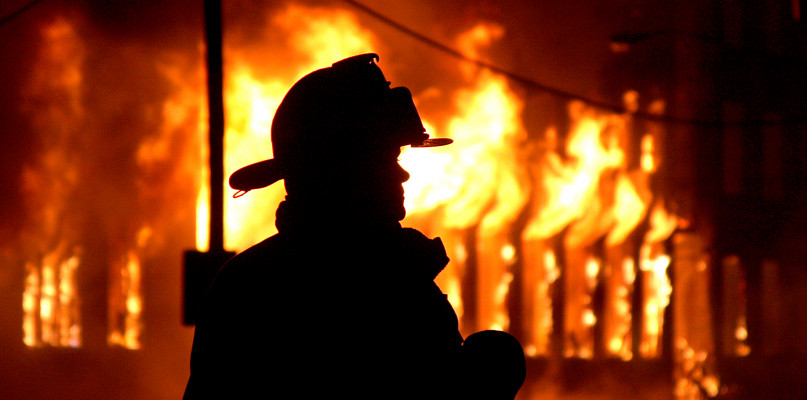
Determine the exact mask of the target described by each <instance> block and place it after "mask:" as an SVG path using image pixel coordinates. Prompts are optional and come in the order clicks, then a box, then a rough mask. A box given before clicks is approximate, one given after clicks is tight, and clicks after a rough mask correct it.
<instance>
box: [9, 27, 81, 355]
mask: <svg viewBox="0 0 807 400" xmlns="http://www.w3.org/2000/svg"><path fill="white" fill-rule="evenodd" d="M42 40H43V44H42V46H41V48H40V53H39V57H38V60H37V63H36V66H35V68H34V70H33V71H32V77H31V81H30V83H29V85H28V87H27V89H26V93H25V97H26V99H27V103H26V105H25V107H26V109H27V110H28V111H30V112H31V113H32V116H33V122H34V127H35V129H36V130H37V131H38V132H40V133H41V136H42V137H43V138H44V140H43V147H44V150H43V152H42V155H41V156H40V157H39V158H38V159H35V160H32V161H31V162H29V163H28V164H27V165H26V166H25V168H24V170H23V176H22V181H23V193H24V195H25V196H26V200H27V204H28V205H30V209H29V211H30V212H29V215H30V216H31V220H30V221H29V224H30V237H31V238H32V239H31V240H30V242H31V243H27V244H26V245H27V250H28V254H27V255H26V256H27V258H28V260H27V262H26V279H25V290H24V292H23V298H22V307H23V342H24V343H25V344H26V345H28V346H42V345H50V346H72V347H78V346H80V345H81V320H80V315H79V302H80V300H79V297H78V293H76V282H75V275H76V271H77V270H78V269H79V267H80V264H81V258H80V253H81V249H80V248H79V246H76V245H74V244H73V239H74V237H75V236H76V232H74V231H72V230H71V228H73V226H70V222H75V221H72V216H71V214H70V211H71V209H70V207H71V202H70V199H69V196H70V195H71V194H72V192H73V191H74V190H75V188H76V187H77V186H78V184H79V181H80V177H79V158H78V157H79V156H77V155H76V154H72V153H71V152H70V151H69V143H70V142H69V141H70V138H71V136H73V135H74V134H75V133H76V132H79V130H80V129H81V124H82V122H83V120H84V116H85V113H84V109H83V107H82V103H81V100H82V97H81V85H82V83H83V75H82V66H83V62H84V49H83V46H82V43H81V41H80V38H79V36H78V34H77V33H76V31H75V29H74V28H73V26H72V25H71V24H70V23H68V22H67V21H66V20H63V19H57V20H54V21H53V22H51V23H50V24H49V25H47V26H46V27H45V28H44V29H43V30H42Z"/></svg>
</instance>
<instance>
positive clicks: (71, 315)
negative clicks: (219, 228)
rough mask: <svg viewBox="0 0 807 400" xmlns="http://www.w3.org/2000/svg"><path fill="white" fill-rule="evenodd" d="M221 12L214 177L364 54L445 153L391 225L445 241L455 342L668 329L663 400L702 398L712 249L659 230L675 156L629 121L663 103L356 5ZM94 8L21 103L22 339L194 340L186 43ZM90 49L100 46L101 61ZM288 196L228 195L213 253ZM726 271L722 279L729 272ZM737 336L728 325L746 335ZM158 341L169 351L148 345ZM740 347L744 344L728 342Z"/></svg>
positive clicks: (77, 21) (265, 227) (46, 61)
mask: <svg viewBox="0 0 807 400" xmlns="http://www.w3.org/2000/svg"><path fill="white" fill-rule="evenodd" d="M225 6H226V7H229V8H225V21H229V23H227V22H225V26H226V31H225V65H224V71H225V73H226V78H225V85H226V86H225V96H226V98H225V107H226V123H227V125H226V144H225V147H226V149H227V154H226V158H225V169H226V170H225V176H227V175H229V173H231V172H232V171H234V170H235V169H236V168H238V167H240V166H242V165H245V164H247V163H250V162H254V161H258V160H261V159H264V158H267V157H268V156H270V155H271V146H270V141H269V128H270V122H271V118H272V116H273V114H274V109H275V108H276V107H277V104H278V103H279V101H280V99H281V98H282V96H283V94H285V91H286V90H287V89H288V87H289V86H290V85H291V84H292V83H293V82H294V81H295V80H296V79H298V78H299V77H301V76H302V75H303V74H305V73H307V72H309V71H311V70H313V69H315V68H319V67H322V66H327V65H329V64H330V63H332V62H333V61H334V60H338V59H340V58H343V57H346V56H349V55H354V54H358V53H364V52H378V53H380V54H381V66H382V68H383V69H384V71H385V72H386V74H387V77H388V79H389V80H390V81H392V82H393V84H395V85H406V86H410V87H411V88H412V89H413V92H414V93H415V101H416V103H417V105H418V107H419V110H420V111H421V114H422V116H423V118H424V123H425V124H426V126H427V129H428V130H429V131H431V132H435V133H436V134H438V135H440V136H447V137H451V138H453V139H454V140H455V143H454V145H452V146H448V147H446V148H440V149H435V150H432V151H429V152H422V151H421V152H418V151H406V152H405V153H404V154H403V155H402V160H401V163H402V165H403V166H404V168H405V169H407V170H408V171H409V172H410V173H411V175H412V178H411V179H410V181H409V182H407V184H406V192H407V197H406V207H407V210H408V213H409V215H408V217H407V219H406V220H405V221H404V224H405V225H410V226H414V227H417V228H419V229H421V230H423V231H424V232H426V233H427V234H429V235H431V236H441V237H443V240H444V242H445V243H446V245H447V249H448V251H449V254H450V257H451V259H452V261H451V264H450V265H449V267H448V268H447V269H446V270H445V271H444V272H443V273H442V274H441V276H440V277H439V279H438V283H439V285H440V286H441V287H442V289H443V290H444V291H445V292H446V293H447V294H448V295H449V299H450V301H451V302H452V304H454V306H455V308H456V309H457V311H458V313H459V314H460V315H461V320H462V330H463V332H464V333H465V334H468V333H470V332H472V331H475V330H479V329H504V330H508V331H511V332H513V333H514V334H516V335H517V336H518V337H519V338H520V339H521V341H522V343H523V344H524V346H525V349H526V351H527V353H528V355H529V356H530V359H531V361H536V360H543V359H562V358H568V359H584V360H591V359H595V360H603V359H618V360H655V359H658V358H659V357H661V356H662V353H663V352H664V350H663V349H664V346H665V344H664V338H665V337H670V336H671V335H672V336H674V338H675V341H674V342H673V346H672V347H673V348H672V349H670V350H671V351H673V352H674V353H675V356H674V360H675V366H676V367H675V373H676V374H677V375H676V379H677V380H678V381H677V382H678V384H677V385H678V386H677V391H678V395H679V396H680V397H693V396H695V397H696V396H698V395H699V394H701V393H704V392H705V393H713V391H714V390H716V388H717V387H718V383H717V381H716V378H715V377H714V375H713V374H712V369H713V356H714V352H715V350H714V346H713V344H712V342H711V337H712V334H711V332H710V329H711V321H710V320H709V319H710V316H709V314H708V313H703V312H702V310H703V309H708V308H709V307H710V305H709V301H710V297H709V294H708V292H709V290H710V289H709V287H708V286H709V280H708V277H709V276H710V275H711V271H712V268H715V266H713V265H712V261H711V260H709V259H703V258H702V254H703V253H705V252H706V251H707V249H706V247H707V246H708V241H706V240H705V239H704V238H702V237H700V236H698V235H692V234H679V235H677V236H673V234H674V232H675V231H676V230H677V229H681V228H686V224H687V223H690V222H691V221H688V220H685V219H683V218H681V217H679V216H678V215H676V212H675V211H674V206H675V200H676V199H674V198H670V197H669V196H667V194H669V192H670V191H669V190H667V191H665V190H662V189H663V187H664V185H667V184H669V183H668V182H665V181H664V180H663V179H662V178H661V177H660V175H662V174H661V172H663V171H664V170H665V168H669V167H670V165H671V164H672V163H674V162H675V160H671V159H670V158H669V155H670V151H669V149H668V148H667V146H668V145H669V143H670V138H669V132H668V131H667V129H668V126H667V125H665V124H663V123H661V122H659V121H658V120H653V119H643V118H637V117H636V116H635V114H636V113H637V112H642V113H645V114H663V113H664V112H665V107H666V104H665V102H664V101H663V100H662V99H656V98H651V99H649V101H648V100H646V99H645V98H644V97H649V96H647V95H646V94H645V93H636V92H627V93H625V94H624V99H623V101H624V104H625V110H626V112H624V113H614V112H607V111H603V110H601V109H597V108H595V107H591V106H590V105H588V104H586V103H585V102H580V101H572V102H567V101H557V99H550V100H547V99H546V98H545V97H546V96H544V95H543V94H536V93H534V92H532V91H531V89H530V88H529V87H525V86H523V85H519V84H517V83H515V82H513V81H512V80H508V79H507V77H506V76H504V75H501V74H497V73H494V72H491V71H490V70H487V69H483V68H480V67H478V66H475V65H473V64H471V63H466V62H462V61H458V60H456V59H454V58H449V57H443V56H437V54H438V53H434V54H432V53H428V54H429V56H425V55H423V54H421V53H424V52H429V51H433V50H430V49H427V50H423V49H422V46H423V45H422V44H420V43H416V44H413V43H412V42H407V41H406V40H404V39H402V37H400V36H395V35H396V34H394V33H390V32H386V33H383V28H382V27H380V25H379V23H378V21H373V20H372V19H369V18H366V16H364V15H363V14H361V13H358V12H357V11H356V9H353V8H345V7H343V6H334V5H333V4H328V5H324V6H323V5H310V4H303V3H302V2H300V3H296V2H294V3H291V2H290V3H289V4H274V5H272V6H269V8H267V9H265V10H263V9H262V10H261V11H260V12H254V9H249V10H252V12H243V10H242V9H240V7H241V6H242V4H231V5H229V6H227V4H225ZM99 10H100V8H98V9H94V12H95V13H96V14H97V13H100V11H99ZM53 14H54V15H59V14H60V13H59V12H54V13H53ZM90 15H91V16H90V17H84V16H81V15H80V14H75V15H72V16H71V17H69V18H64V17H62V18H58V17H56V18H44V19H43V20H45V21H46V22H45V23H43V24H41V25H40V26H39V27H38V29H39V31H38V34H39V35H41V36H39V38H38V41H37V46H36V48H37V55H36V56H35V57H33V59H34V60H35V61H33V62H32V64H33V65H34V67H33V68H32V72H31V75H30V76H29V77H28V79H27V80H26V82H27V83H26V85H25V87H24V88H23V90H22V91H23V92H24V96H23V97H24V100H25V101H24V105H25V113H26V115H28V116H29V117H30V121H31V129H32V132H35V134H36V137H37V138H39V139H41V143H38V148H37V151H36V152H35V154H36V155H35V156H33V157H30V159H28V160H26V161H25V167H24V168H23V169H22V172H21V174H20V176H21V178H20V180H21V182H22V184H23V186H22V187H23V190H22V196H23V197H24V198H25V204H26V207H25V215H26V218H25V221H26V222H25V224H24V225H25V227H24V228H23V229H21V230H20V231H21V234H20V235H19V237H18V238H15V241H14V244H15V246H18V248H19V249H21V250H20V251H19V257H20V258H22V259H23V260H22V262H21V263H20V265H23V268H24V270H25V273H24V276H23V277H22V278H21V279H19V280H20V281H21V282H23V284H24V288H23V290H22V291H21V292H20V296H18V298H19V299H21V302H22V307H19V303H16V306H17V307H18V308H21V311H20V313H21V318H20V319H21V321H22V340H23V342H24V343H25V344H26V345H28V346H32V347H39V348H40V349H41V348H48V347H50V346H76V347H78V346H83V347H85V348H93V347H97V346H99V343H101V344H100V346H102V347H104V346H112V347H115V348H118V347H121V348H126V349H138V348H141V349H144V350H146V351H148V350H149V349H154V348H160V347H165V346H166V344H165V343H183V345H184V346H188V343H189V336H190V335H189V332H187V331H185V332H182V333H176V330H177V328H175V327H173V326H174V325H176V324H178V323H179V320H180V318H179V317H178V313H179V312H178V307H179V304H178V302H179V298H180V296H179V294H178V290H179V278H178V276H177V275H178V273H179V266H178V265H175V263H176V262H177V260H178V259H179V254H180V252H181V250H182V249H184V248H187V247H191V243H192V242H193V234H194V233H193V232H191V230H192V229H191V228H189V227H190V226H193V225H194V221H195V225H196V228H197V229H196V232H195V235H196V246H197V248H198V249H200V250H204V248H205V246H206V242H207V240H206V238H207V234H208V233H207V232H206V231H205V228H206V227H207V222H206V220H205V218H207V213H208V209H207V205H206V201H205V200H206V199H207V197H208V196H207V193H208V190H209V188H207V187H206V182H207V176H206V174H207V173H208V172H207V171H206V170H205V168H206V166H205V163H204V160H205V159H206V154H205V151H206V150H205V149H204V146H202V145H201V144H202V143H204V142H205V140H204V136H205V134H206V122H205V119H206V115H205V104H204V100H203V98H204V95H203V85H202V83H203V81H204V80H203V76H204V71H203V70H202V65H201V62H200V60H201V55H202V52H203V46H202V45H201V44H200V43H199V42H198V40H199V38H200V36H201V35H200V32H198V31H196V32H195V34H193V35H190V36H191V37H192V38H193V40H192V43H191V44H190V45H189V44H188V43H184V44H181V45H179V44H176V43H172V44H168V45H166V44H165V43H156V42H154V40H155V38H157V40H161V38H159V37H156V36H152V35H146V36H145V37H140V38H139V39H137V40H136V39H122V38H123V36H124V35H123V34H122V33H121V32H122V31H125V28H124V27H113V26H112V25H114V24H110V23H109V21H107V22H106V23H107V24H108V25H105V26H103V27H98V26H95V25H94V24H93V22H91V21H95V22H96V23H97V21H98V20H106V19H107V18H106V16H101V17H100V18H99V16H98V15H95V17H93V16H92V15H94V14H92V13H90ZM479 15H487V14H486V12H483V11H479V10H478V9H477V10H475V12H469V13H468V15H464V16H463V18H465V20H464V22H463V23H460V24H457V26H459V28H456V29H454V30H451V31H450V32H440V33H441V34H442V35H443V37H444V38H445V40H444V42H445V43H446V44H447V45H448V46H449V47H452V48H456V49H459V50H460V51H461V52H462V53H463V54H465V55H467V56H469V57H472V58H477V59H482V60H485V59H487V58H488V57H489V55H492V54H499V53H501V50H500V49H501V48H503V47H507V40H508V35H510V32H509V29H511V28H510V27H509V26H507V25H504V24H499V23H493V22H490V21H488V20H486V19H484V18H479ZM93 18H95V20H93ZM457 19H462V18H459V17H458V18H457ZM112 20H114V18H113V19H112ZM198 20H199V21H201V18H199V19H198ZM491 20H495V18H492V19H491ZM129 25H130V26H131V25H134V23H132V22H131V21H130V22H129ZM124 26H126V24H124ZM379 32H382V33H379ZM511 37H512V36H511ZM99 42H100V43H99ZM146 43H148V44H146ZM105 46H114V48H115V50H114V51H111V52H109V53H106V55H103V54H102V55H99V49H104V48H105ZM413 49H414V50H413ZM101 53H103V52H101ZM110 54H111V55H110ZM431 56H434V57H431ZM491 57H492V56H491ZM427 58H428V60H427ZM536 96H539V97H542V99H541V100H539V101H536V100H535V97H536ZM536 104H538V105H540V106H538V107H536ZM558 110H560V111H558ZM665 156H667V157H665ZM283 195H284V193H283V188H282V186H281V185H274V186H273V187H270V188H268V189H264V190H261V191H256V192H253V193H250V195H249V196H246V197H242V198H238V199H231V198H229V196H228V198H227V199H226V211H225V213H226V222H227V226H226V232H225V238H226V245H225V247H227V249H229V250H243V249H244V248H246V247H247V246H249V245H251V244H252V243H255V242H257V241H259V240H261V239H263V238H264V237H266V236H268V235H271V234H272V233H274V224H273V221H272V214H273V210H274V208H275V207H276V205H277V204H278V203H279V202H280V201H281V200H282V197H283ZM256 215H260V216H262V217H260V218H256V217H255V216H256ZM6 253H8V251H6V252H4V254H6ZM166 253H171V254H166ZM724 261H725V262H723V264H721V268H723V267H725V266H726V265H727V267H725V268H727V270H729V271H733V269H732V268H734V270H736V269H737V268H739V267H737V266H736V265H734V264H732V262H731V259H726V260H724ZM735 264H736V263H735ZM166 265H169V266H170V265H175V268H174V267H166ZM731 265H734V267H732V266H731ZM169 269H173V270H174V272H166V270H169ZM672 270H674V271H675V273H671V272H672ZM671 275H673V277H672V279H670V276H671ZM164 277H168V279H167V280H165V281H164V282H161V281H160V278H164ZM730 279H734V280H735V281H737V282H740V281H742V279H743V278H742V277H741V276H740V274H739V273H738V274H735V275H731V278H730ZM730 286H731V285H730ZM732 287H733V286H732ZM729 292H730V290H729V291H727V294H725V296H726V298H732V299H734V298H738V297H741V295H740V294H733V293H729ZM676 296H677V297H676ZM676 299H677V300H676ZM671 301H673V302H675V303H676V304H678V308H676V313H677V314H675V315H674V317H673V316H671V312H670V308H669V304H670V302H671ZM166 309H170V310H171V311H165V310H166ZM98 310H104V311H103V312H101V314H102V316H100V317H99V316H98V314H99V311H98ZM735 311H736V312H735V313H734V314H732V315H731V316H727V317H726V318H729V317H731V319H732V320H733V321H742V320H743V315H744V312H745V311H744V310H743V309H742V307H739V308H737V309H736V310H735ZM174 314H176V315H177V316H176V317H175V318H174V317H173V315H174ZM150 315H151V316H152V317H150ZM693 315H695V316H697V317H693ZM158 316H159V317H158ZM671 321H674V323H673V325H674V329H675V332H671V329H670V326H669V324H670V322H671ZM740 325H742V324H740V323H739V322H738V323H737V325H736V326H735V325H732V334H735V335H740V336H742V332H743V330H742V329H740V328H745V326H740ZM17 326H19V325H17ZM166 327H168V328H166ZM161 328H165V329H161ZM14 329H18V328H17V327H16V326H15V328H14ZM161 331H162V332H166V333H167V334H168V335H169V336H171V335H172V336H171V338H170V339H171V340H173V341H171V340H168V339H166V338H162V337H160V335H157V334H155V333H154V332H161ZM149 332H152V334H151V336H150V335H149ZM737 332H739V333H737ZM735 337H738V336H735ZM738 340H739V339H738ZM732 343H733V342H732ZM735 344H737V346H739V347H736V348H740V349H745V348H744V347H742V346H743V345H745V343H744V342H743V340H739V342H738V343H735ZM180 347H181V346H180ZM162 350H163V352H162V353H160V354H162V355H161V356H160V357H163V358H167V357H172V356H171V355H170V354H173V357H176V358H178V359H181V360H183V362H180V363H179V364H180V365H185V362H184V359H185V357H184V356H182V355H181V354H179V353H182V354H187V352H184V353H183V352H182V351H178V350H177V349H172V350H165V349H164V348H163V349H162ZM743 351H746V350H743ZM178 354H179V355H178ZM172 363H173V364H174V365H176V364H177V362H176V361H173V362H172ZM143 365H150V364H148V363H144V364H143ZM181 368H183V367H182V366H180V367H179V369H181ZM145 375H147V376H149V377H150V378H154V376H153V374H145ZM179 375H180V376H179V379H174V380H175V381H176V380H178V381H181V380H182V379H183V378H184V375H183V374H179ZM155 379H156V378H155ZM162 379H168V378H162ZM158 380H159V379H158ZM170 384H171V385H173V387H176V386H177V385H178V384H177V383H176V382H171V383H170ZM143 385H144V386H147V385H146V384H143ZM179 385H181V382H180V383H179ZM710 391H712V392H710ZM526 395H529V391H526V394H525V396H526Z"/></svg>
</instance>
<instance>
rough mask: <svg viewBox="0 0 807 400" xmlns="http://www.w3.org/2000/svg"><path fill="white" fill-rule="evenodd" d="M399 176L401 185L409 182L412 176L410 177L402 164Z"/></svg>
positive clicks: (399, 168)
mask: <svg viewBox="0 0 807 400" xmlns="http://www.w3.org/2000/svg"><path fill="white" fill-rule="evenodd" d="M398 176H399V179H400V181H401V183H404V182H406V181H408V180H409V178H410V176H411V175H409V172H408V171H407V170H405V169H403V167H402V166H401V164H398Z"/></svg>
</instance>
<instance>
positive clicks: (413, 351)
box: [185, 54, 525, 399]
mask: <svg viewBox="0 0 807 400" xmlns="http://www.w3.org/2000/svg"><path fill="white" fill-rule="evenodd" d="M377 60H378V56H377V55H375V54H364V55H358V56H354V57H350V58H347V59H344V60H342V61H339V62H337V63H335V64H333V65H332V66H331V67H329V68H324V69H320V70H317V71H314V72H312V73H310V74H308V75H306V76H305V77H303V78H302V79H300V80H299V81H298V82H297V83H296V84H294V85H293V86H292V88H291V89H290V90H289V92H288V93H287V94H286V96H285V97H284V99H283V101H282V102H281V104H280V106H279V107H278V109H277V112H276V114H275V117H274V119H273V122H272V147H273V152H274V158H272V159H269V160H266V161H261V162H258V163H255V164H252V165H248V166H246V167H243V168H241V169H240V170H238V171H236V172H235V173H233V174H232V176H231V177H230V186H231V187H233V188H234V189H235V190H237V191H238V192H237V195H243V194H245V193H246V192H248V191H250V190H253V189H258V188H261V187H265V186H268V185H271V184H273V183H275V182H277V181H280V180H283V181H284V185H285V187H286V192H287V196H286V199H285V200H284V201H283V202H282V203H281V204H280V206H279V207H278V209H277V211H276V219H275V221H276V222H275V223H276V226H277V229H278V233H277V234H276V235H273V236H272V237H270V238H268V239H266V240H264V241H262V242H260V243H258V244H256V245H254V246H253V247H251V248H249V249H247V250H246V251H244V252H242V253H241V254H239V255H237V256H235V257H234V258H232V259H231V260H230V261H228V262H227V263H226V264H225V265H224V266H223V267H222V268H221V270H220V271H219V273H218V275H217V277H216V279H215V281H214V283H213V285H212V286H211V288H210V289H209V291H208V293H207V295H206V296H205V299H204V300H203V302H202V306H201V309H200V312H199V318H198V320H197V325H196V331H195V334H194V341H193V349H192V352H191V376H190V379H189V381H188V385H187V388H186V391H185V399H198V398H221V399H223V398H226V399H231V398H247V397H248V398H312V399H319V398H325V396H329V397H333V396H335V395H341V396H345V398H351V399H397V398H401V399H403V398H406V399H431V398H434V399H452V398H458V399H473V398H479V399H512V398H513V397H514V396H515V394H516V392H517V391H518V389H519V388H520V386H521V384H522V383H523V380H524V376H525V364H524V353H523V351H522V349H521V346H520V344H519V343H518V341H517V340H516V339H515V338H513V337H512V336H510V335H509V334H507V333H504V332H494V331H484V332H480V333H477V334H474V335H470V336H469V337H468V338H467V339H466V340H463V338H462V336H461V335H460V333H459V331H458V321H457V315H456V314H455V312H454V309H453V308H452V306H451V304H450V303H449V302H448V300H447V298H446V296H445V295H444V294H443V293H442V292H441V291H440V289H439V288H438V287H437V285H435V283H434V278H435V277H436V276H437V275H438V274H439V273H440V271H441V270H442V269H443V268H444V267H445V265H446V263H447V262H448V257H447V256H446V252H445V249H444V247H443V244H442V242H441V241H440V239H439V238H435V239H429V238H427V237H426V236H424V235H423V234H422V233H420V232H418V231H416V230H414V229H411V228H402V227H401V225H400V221H401V220H402V219H403V218H404V216H405V214H406V210H405V209H404V190H403V182H405V181H406V180H407V179H409V174H408V173H407V172H406V171H405V170H404V169H403V168H402V167H401V166H400V165H399V164H398V157H399V155H400V151H401V147H403V146H412V147H433V146H442V145H446V144H449V143H451V140H450V139H441V138H437V139H433V138H429V135H428V134H427V133H426V132H425V129H424V128H423V124H422V122H421V120H420V117H419V115H418V113H417V110H416V109H415V105H414V103H413V101H412V95H411V93H410V92H409V90H408V89H406V88H403V87H395V88H390V83H389V82H387V81H386V79H385V78H384V75H383V73H382V72H381V70H380V69H379V67H378V65H377V64H376V61H377ZM256 217H257V218H260V216H256Z"/></svg>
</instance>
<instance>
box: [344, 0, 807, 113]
mask: <svg viewBox="0 0 807 400" xmlns="http://www.w3.org/2000/svg"><path fill="white" fill-rule="evenodd" d="M342 1H343V2H344V3H347V4H349V5H350V6H352V7H354V8H356V9H358V10H360V11H362V12H363V13H365V14H367V15H369V16H371V17H372V18H375V19H376V20H378V21H380V22H382V23H384V24H386V25H388V26H389V27H391V28H393V29H395V30H397V31H399V32H401V33H403V34H405V35H407V36H409V37H411V38H413V39H415V40H417V41H419V42H421V43H424V44H426V45H428V46H429V47H432V48H434V49H437V50H439V51H441V52H443V53H446V54H448V55H451V56H453V57H455V58H457V59H460V60H461V61H464V62H468V63H471V64H474V65H476V66H478V67H481V68H485V69H487V70H490V71H492V72H495V73H497V74H500V75H502V76H504V77H506V78H507V79H510V80H511V81H514V82H517V83H519V84H521V85H523V86H525V87H527V88H530V89H532V90H536V91H540V92H544V93H547V94H550V95H552V96H555V97H558V98H561V99H564V100H575V101H580V102H582V103H585V104H587V105H589V106H592V107H595V108H598V109H601V110H604V111H610V112H614V113H618V114H624V113H629V114H630V115H631V116H632V117H634V118H638V119H644V120H650V121H658V122H666V123H672V124H685V125H701V126H710V125H716V126H780V125H786V124H794V125H796V124H807V121H790V120H743V121H723V120H718V119H690V118H680V117H676V116H672V115H667V114H659V113H651V112H644V111H638V110H637V111H629V110H627V109H626V108H625V107H623V106H620V105H616V104H613V103H610V102H606V101H602V100H597V99H594V98H591V97H586V96H583V95H580V94H576V93H572V92H570V91H567V90H564V89H560V88H557V87H554V86H551V85H547V84H544V83H540V82H537V81H535V80H533V79H530V78H527V77H525V76H523V75H520V74H517V73H514V72H512V71H509V70H506V69H504V68H501V67H499V66H497V65H494V64H491V63H489V62H486V61H483V60H480V59H477V58H473V57H469V56H467V55H465V54H463V53H462V52H460V51H458V50H456V49H454V48H452V47H450V46H447V45H445V44H443V43H441V42H439V41H437V40H435V39H432V38H430V37H428V36H426V35H423V34H421V33H419V32H417V31H415V30H413V29H411V28H409V27H407V26H405V25H403V24H401V23H399V22H398V21H395V20H393V19H392V18H390V17H387V16H386V15H384V14H382V13H380V12H378V11H376V10H374V9H372V8H370V7H368V6H366V5H364V4H362V3H360V2H358V1H355V0H342Z"/></svg>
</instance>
